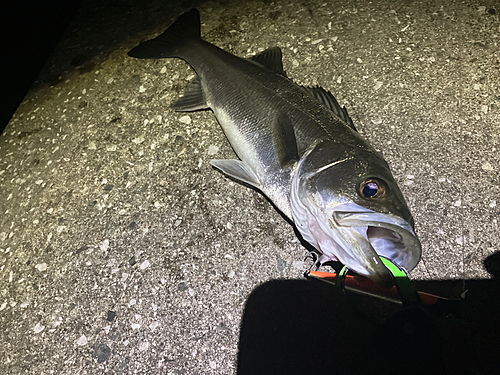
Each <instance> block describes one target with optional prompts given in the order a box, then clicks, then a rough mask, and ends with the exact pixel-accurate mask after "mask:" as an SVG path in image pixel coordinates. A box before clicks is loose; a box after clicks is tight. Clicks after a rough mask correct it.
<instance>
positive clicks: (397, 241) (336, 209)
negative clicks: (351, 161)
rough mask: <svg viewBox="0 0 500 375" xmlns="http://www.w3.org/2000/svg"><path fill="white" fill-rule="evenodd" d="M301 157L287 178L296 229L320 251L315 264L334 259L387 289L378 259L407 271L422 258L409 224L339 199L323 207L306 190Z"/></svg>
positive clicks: (385, 272)
mask: <svg viewBox="0 0 500 375" xmlns="http://www.w3.org/2000/svg"><path fill="white" fill-rule="evenodd" d="M306 157H307V153H306V155H305V157H303V158H301V160H300V161H299V162H298V165H297V168H296V170H295V173H294V176H293V179H292V186H291V194H290V206H291V210H292V217H293V221H294V223H295V225H296V227H297V229H298V231H299V232H300V233H301V235H302V237H303V238H304V239H305V240H306V241H307V242H309V243H310V244H311V245H313V246H314V247H315V248H316V249H317V250H318V251H319V252H320V253H321V256H320V258H319V260H320V263H321V264H323V263H325V262H327V261H330V260H338V261H340V262H341V263H343V264H344V265H346V266H347V267H348V268H350V269H352V270H353V271H355V272H357V273H358V274H360V275H363V276H366V277H368V278H370V279H372V280H373V281H375V282H376V283H378V284H380V285H384V286H389V285H392V284H393V278H392V274H391V273H390V271H389V270H388V269H387V267H386V266H385V265H384V263H383V262H382V260H381V259H380V256H384V257H385V258H387V259H389V260H390V261H391V262H393V263H395V264H397V265H398V266H399V267H401V268H403V269H405V270H406V271H408V272H409V271H411V270H412V269H413V268H414V267H415V266H416V265H417V263H418V262H419V260H420V257H421V245H420V242H419V240H418V238H417V236H416V235H415V233H414V231H413V228H412V226H411V225H410V224H409V223H408V222H407V221H405V220H404V219H403V218H401V217H398V216H395V215H393V214H389V213H380V212H376V211H373V210H370V209H367V208H366V207H363V206H361V205H358V204H357V203H354V202H353V201H351V200H349V199H347V198H345V197H341V196H337V197H334V199H332V200H331V201H330V202H329V204H322V202H321V197H320V194H318V193H317V192H311V191H310V190H308V184H307V179H308V178H309V177H311V173H304V171H303V168H301V167H302V165H301V164H302V163H303V162H304V160H305V159H306ZM334 164H335V163H332V164H331V165H334ZM314 173H317V171H316V172H314ZM332 202H333V203H332ZM323 203H324V202H323Z"/></svg>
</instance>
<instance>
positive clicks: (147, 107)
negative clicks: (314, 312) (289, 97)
mask: <svg viewBox="0 0 500 375" xmlns="http://www.w3.org/2000/svg"><path fill="white" fill-rule="evenodd" d="M179 4H180V2H179ZM191 5H196V6H197V7H198V8H199V10H200V12H201V18H202V35H203V36H204V37H205V38H206V39H207V40H208V41H210V42H213V43H214V44H216V45H218V46H220V47H222V48H224V49H226V50H229V51H231V52H232V53H234V54H237V55H239V56H250V55H253V54H255V53H257V52H259V51H262V50H264V49H266V48H268V47H271V46H274V45H278V46H280V47H281V48H282V49H283V54H284V65H285V69H286V71H287V73H288V75H289V77H291V78H292V79H293V80H294V81H296V82H297V83H300V84H307V85H315V84H319V85H321V86H323V87H325V88H327V89H329V90H330V91H331V92H332V93H333V94H334V95H335V96H336V97H337V99H338V100H339V102H340V103H341V104H345V105H346V107H347V108H348V110H349V113H350V115H351V117H352V118H353V121H354V123H355V125H356V127H357V128H358V130H359V131H360V133H362V134H363V135H365V136H366V137H367V138H368V139H369V140H370V141H371V142H372V144H374V145H375V146H376V147H377V148H378V149H380V150H381V151H382V152H383V154H384V156H385V157H386V159H387V161H388V162H389V164H390V166H391V167H392V169H393V171H394V175H395V177H396V180H397V181H398V182H399V183H400V187H401V189H402V191H403V193H404V195H405V197H406V198H407V201H408V204H409V206H410V209H411V210H412V212H413V215H414V217H415V222H416V229H417V232H418V234H419V236H420V238H421V241H422V245H423V260H422V262H421V263H420V264H419V266H418V267H417V268H416V269H415V271H414V272H413V273H412V274H411V277H412V278H414V279H420V280H436V279H457V280H458V279H473V278H480V279H481V278H488V277H489V274H488V273H487V272H486V270H485V269H484V267H483V261H484V259H485V258H486V257H488V256H490V255H492V254H493V253H494V252H496V251H498V250H499V248H498V244H497V239H498V237H499V235H500V233H499V228H498V219H499V214H500V208H499V207H500V198H499V197H500V194H499V193H500V187H499V181H500V179H499V171H500V157H499V152H498V151H499V148H500V136H499V134H500V132H499V124H500V111H499V106H500V96H499V92H500V91H499V82H500V69H499V68H500V52H499V46H498V38H499V35H500V29H499V19H498V12H500V9H496V11H495V9H494V8H493V3H491V4H490V3H489V2H484V3H481V4H479V5H478V3H476V2H472V1H465V2H460V3H457V2H454V1H444V2H440V5H436V4H435V2H431V1H420V2H405V1H377V2H373V3H363V2H350V1H348V2H346V1H341V2H338V1H331V2H324V1H315V0H313V1H309V2H307V3H300V4H299V3H285V2H283V3H268V2H259V1H250V2H241V3H240V2H232V3H229V2H228V3H227V4H226V5H224V6H222V5H218V4H217V3H216V2H205V3H196V4H189V5H184V6H183V7H181V6H180V5H178V4H175V3H171V5H167V4H163V3H162V2H159V1H150V2H147V3H142V4H141V5H136V4H133V3H132V2H127V1H123V2H115V3H113V2H108V3H106V4H105V5H101V3H100V2H88V3H87V5H86V6H85V7H84V8H83V9H82V10H81V11H80V14H79V16H78V17H77V19H76V20H75V21H74V23H73V24H72V26H71V27H70V29H69V30H68V31H67V33H66V35H65V37H64V38H63V40H62V41H61V43H60V44H59V47H58V49H57V51H56V52H55V54H54V56H53V57H52V58H51V60H50V61H49V63H48V64H47V65H46V67H45V69H44V71H43V72H42V74H41V76H40V77H39V80H38V81H37V83H35V85H34V86H33V88H32V90H31V92H30V93H29V94H28V95H27V96H26V98H25V100H24V102H23V103H22V104H21V106H20V107H19V108H18V110H17V112H16V114H15V116H14V118H13V119H12V121H11V122H10V124H9V125H8V127H7V129H6V130H5V132H4V133H3V134H2V136H1V137H0V187H1V190H2V195H3V197H2V199H1V200H0V212H1V216H0V326H1V329H0V370H1V372H2V373H5V374H21V373H29V374H51V373H55V374H71V373H75V374H76V373H81V374H101V373H162V374H195V373H200V374H201V373H214V374H215V373H217V374H230V373H234V372H235V368H236V356H237V345H238V334H239V324H240V320H241V315H242V312H243V307H244V304H245V302H246V300H247V298H248V296H249V294H250V293H251V292H252V290H253V289H254V288H255V287H257V286H258V285H259V284H261V283H263V282H265V281H268V280H272V279H276V278H285V279H288V278H301V277H302V274H303V271H304V269H305V268H306V267H307V266H308V265H309V263H308V262H307V261H306V262H304V261H303V259H304V256H305V255H306V254H307V251H306V250H305V249H304V248H303V247H302V246H301V245H300V243H299V242H298V240H297V238H296V236H295V234H294V231H293V229H292V227H291V226H290V225H288V224H287V223H286V222H285V221H284V220H283V219H282V217H281V216H280V215H279V214H278V213H277V212H276V211H275V210H274V209H273V208H272V206H271V205H270V204H269V203H268V202H267V201H266V200H265V199H264V198H263V197H262V196H261V195H259V194H258V193H256V192H255V191H253V190H250V189H248V188H245V187H243V186H240V185H238V184H234V183H233V182H231V181H230V180H228V179H227V178H225V177H224V176H223V175H221V174H220V173H218V172H217V171H215V170H213V169H212V168H211V167H210V165H209V160H210V159H211V158H232V157H234V154H233V152H232V150H231V148H230V146H229V144H228V142H227V141H226V139H225V138H224V135H223V133H222V131H221V130H220V128H219V126H218V124H217V122H216V120H215V117H214V116H213V114H212V113H210V112H196V113H190V114H178V113H174V112H173V111H171V110H170V109H169V107H168V105H169V103H171V102H172V101H173V100H174V99H175V98H177V97H178V96H179V95H180V94H181V92H182V90H183V88H184V86H185V85H186V84H187V82H188V81H189V80H190V79H191V78H192V77H193V74H194V73H193V71H192V70H191V69H190V68H189V67H188V66H187V65H186V64H185V63H184V62H182V61H180V60H173V59H170V60H156V61H154V60H148V61H145V60H135V59H132V58H129V57H128V56H127V55H126V52H127V51H128V50H130V49H131V48H132V47H134V46H135V45H137V44H138V43H139V42H140V41H141V40H145V39H149V38H151V37H153V36H155V35H156V34H158V33H160V32H161V31H163V30H164V29H165V28H166V27H167V26H168V25H169V24H170V23H171V22H172V21H173V19H174V18H176V16H178V15H179V14H180V13H182V11H184V10H188V9H189V8H190V7H191ZM459 292H460V291H459Z"/></svg>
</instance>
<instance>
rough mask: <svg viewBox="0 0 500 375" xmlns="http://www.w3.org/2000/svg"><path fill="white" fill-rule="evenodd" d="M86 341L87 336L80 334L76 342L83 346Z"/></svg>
mask: <svg viewBox="0 0 500 375" xmlns="http://www.w3.org/2000/svg"><path fill="white" fill-rule="evenodd" d="M87 342H88V341H87V338H86V337H85V335H81V336H80V338H79V339H78V341H77V342H76V343H77V344H78V345H80V346H83V345H87Z"/></svg>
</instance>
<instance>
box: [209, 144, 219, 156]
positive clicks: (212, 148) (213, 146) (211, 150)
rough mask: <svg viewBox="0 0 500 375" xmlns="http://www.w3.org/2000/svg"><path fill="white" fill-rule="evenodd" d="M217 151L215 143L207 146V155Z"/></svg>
mask: <svg viewBox="0 0 500 375" xmlns="http://www.w3.org/2000/svg"><path fill="white" fill-rule="evenodd" d="M218 152H219V147H218V146H215V145H210V146H208V155H215V154H216V153H218Z"/></svg>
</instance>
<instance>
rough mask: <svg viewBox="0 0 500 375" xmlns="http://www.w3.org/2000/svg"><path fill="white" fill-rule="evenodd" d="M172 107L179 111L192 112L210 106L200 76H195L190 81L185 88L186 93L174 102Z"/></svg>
mask: <svg viewBox="0 0 500 375" xmlns="http://www.w3.org/2000/svg"><path fill="white" fill-rule="evenodd" d="M172 108H173V109H174V110H175V111H177V112H192V111H199V110H202V109H208V108H209V106H208V105H207V100H206V99H205V94H204V93H203V87H202V85H201V78H200V76H196V77H194V78H193V80H192V81H191V82H189V83H188V85H187V86H186V88H185V89H184V95H183V96H181V97H180V98H179V99H177V101H176V102H175V103H173V104H172Z"/></svg>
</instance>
